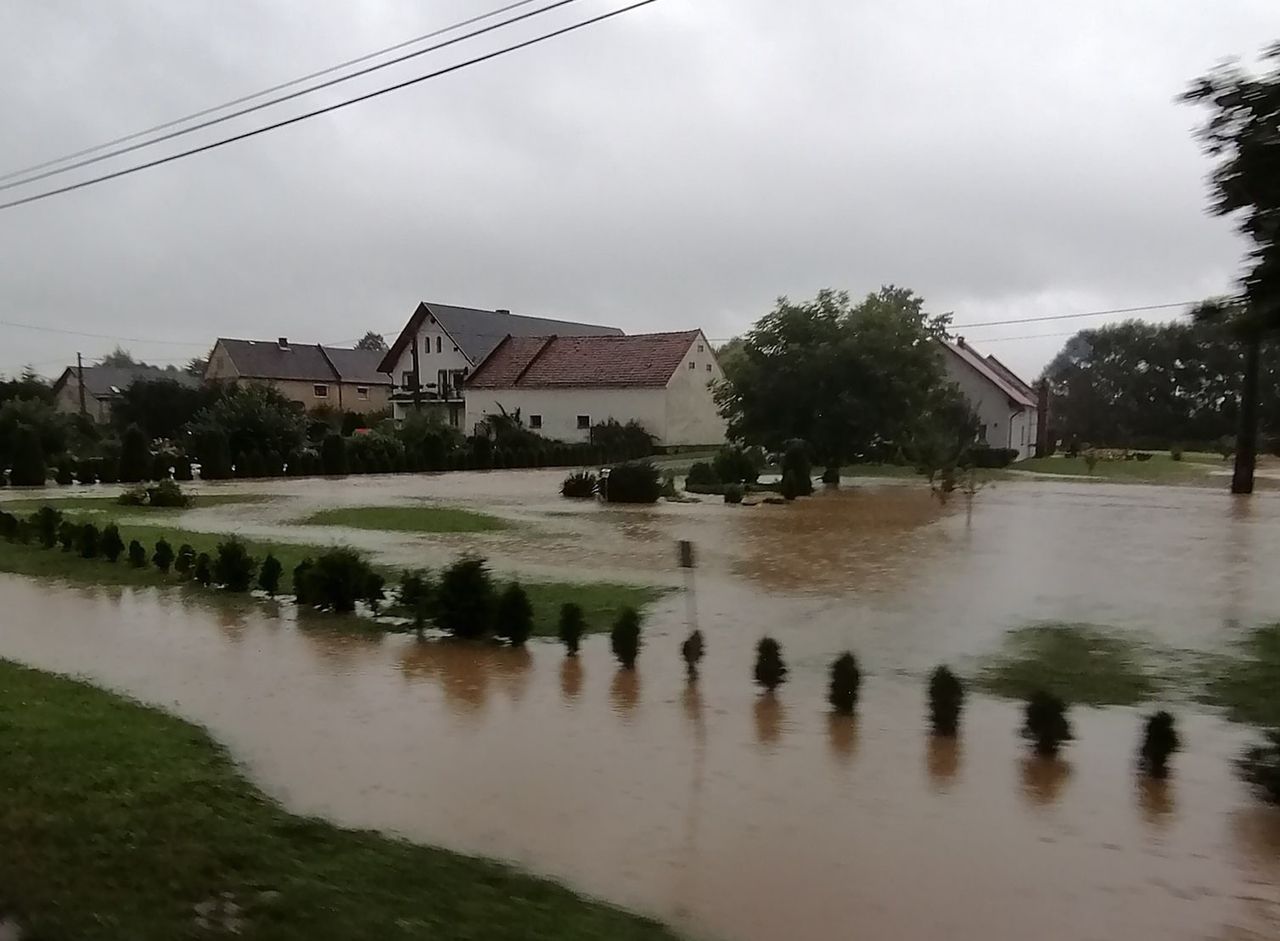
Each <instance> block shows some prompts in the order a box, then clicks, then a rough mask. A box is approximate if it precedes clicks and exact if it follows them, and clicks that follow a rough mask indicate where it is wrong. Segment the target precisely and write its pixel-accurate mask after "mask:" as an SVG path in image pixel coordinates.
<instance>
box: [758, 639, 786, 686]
mask: <svg viewBox="0 0 1280 941" xmlns="http://www.w3.org/2000/svg"><path fill="white" fill-rule="evenodd" d="M755 675H756V682H757V683H759V684H760V685H761V686H763V687H764V688H765V690H766V691H768V692H770V693H772V692H773V691H774V690H775V689H777V688H778V687H779V686H781V685H782V684H783V683H784V682H785V681H786V679H787V665H786V664H785V663H783V661H782V645H780V644H779V643H778V642H777V641H776V640H774V639H773V638H772V637H762V638H760V643H758V644H756V669H755Z"/></svg>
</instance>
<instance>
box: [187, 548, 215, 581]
mask: <svg viewBox="0 0 1280 941" xmlns="http://www.w3.org/2000/svg"><path fill="white" fill-rule="evenodd" d="M191 578H192V579H193V580H194V581H195V582H196V584H198V585H203V586H204V587H205V588H208V587H209V583H210V582H212V581H213V566H212V564H211V563H210V559H209V553H207V552H201V553H200V554H199V555H198V556H196V563H195V565H194V566H192V568H191Z"/></svg>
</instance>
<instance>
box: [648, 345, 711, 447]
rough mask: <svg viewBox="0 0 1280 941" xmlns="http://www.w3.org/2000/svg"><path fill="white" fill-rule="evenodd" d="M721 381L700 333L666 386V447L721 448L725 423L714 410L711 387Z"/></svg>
mask: <svg viewBox="0 0 1280 941" xmlns="http://www.w3.org/2000/svg"><path fill="white" fill-rule="evenodd" d="M723 379H724V373H723V372H722V371H721V369H720V363H719V362H718V361H717V360H716V355H715V353H714V352H713V351H712V349H711V344H710V343H708V342H707V338H706V337H704V336H703V335H702V334H701V333H700V334H698V339H697V341H696V342H695V343H694V344H693V345H692V346H690V347H689V352H688V353H686V354H685V357H684V361H683V362H682V363H681V364H680V368H679V369H677V370H676V371H675V373H674V374H673V375H672V376H671V381H670V382H668V383H667V420H666V435H665V436H664V440H662V441H660V442H659V444H662V445H664V446H666V447H688V446H690V445H702V444H706V445H721V444H724V441H725V421H724V419H723V418H721V417H720V413H719V412H718V411H717V410H716V403H715V398H714V397H713V395H712V391H711V387H712V385H713V384H714V383H717V382H720V381H722V380H723Z"/></svg>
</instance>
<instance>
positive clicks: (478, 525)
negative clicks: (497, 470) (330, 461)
mask: <svg viewBox="0 0 1280 941" xmlns="http://www.w3.org/2000/svg"><path fill="white" fill-rule="evenodd" d="M298 522H299V523H303V524H305V525H307V526H350V527H353V528H355V529H380V530H386V531H387V532H395V533H485V532H495V531H498V530H503V529H510V528H511V527H512V524H511V523H509V522H507V521H506V520H503V519H498V517H496V516H489V515H488V514H487V513H477V512H475V511H473V510H462V509H459V508H457V507H449V506H350V507H335V508H333V509H329V510H321V511H319V512H318V513H312V514H311V515H310V516H308V517H306V518H304V519H301V520H299V521H298Z"/></svg>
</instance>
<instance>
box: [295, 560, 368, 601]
mask: <svg viewBox="0 0 1280 941" xmlns="http://www.w3.org/2000/svg"><path fill="white" fill-rule="evenodd" d="M304 566H305V568H304ZM300 570H301V571H300ZM376 575H377V573H375V572H374V570H373V567H372V566H370V565H369V562H368V560H366V559H365V557H364V556H363V555H361V554H360V553H359V552H357V551H356V550H355V549H348V548H338V549H329V550H327V551H326V552H322V553H321V554H320V555H319V556H317V557H316V559H315V562H312V561H311V560H310V559H304V560H303V562H302V563H300V564H299V565H298V567H297V568H295V569H294V570H293V588H294V592H295V593H296V594H297V596H298V603H299V604H307V605H312V606H318V607H321V608H326V609H328V610H330V611H334V612H336V613H338V614H349V613H350V612H352V611H354V610H355V609H356V602H358V601H371V602H372V601H376V600H377V599H379V598H381V597H382V579H381V577H380V576H379V577H375V576H376Z"/></svg>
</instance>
